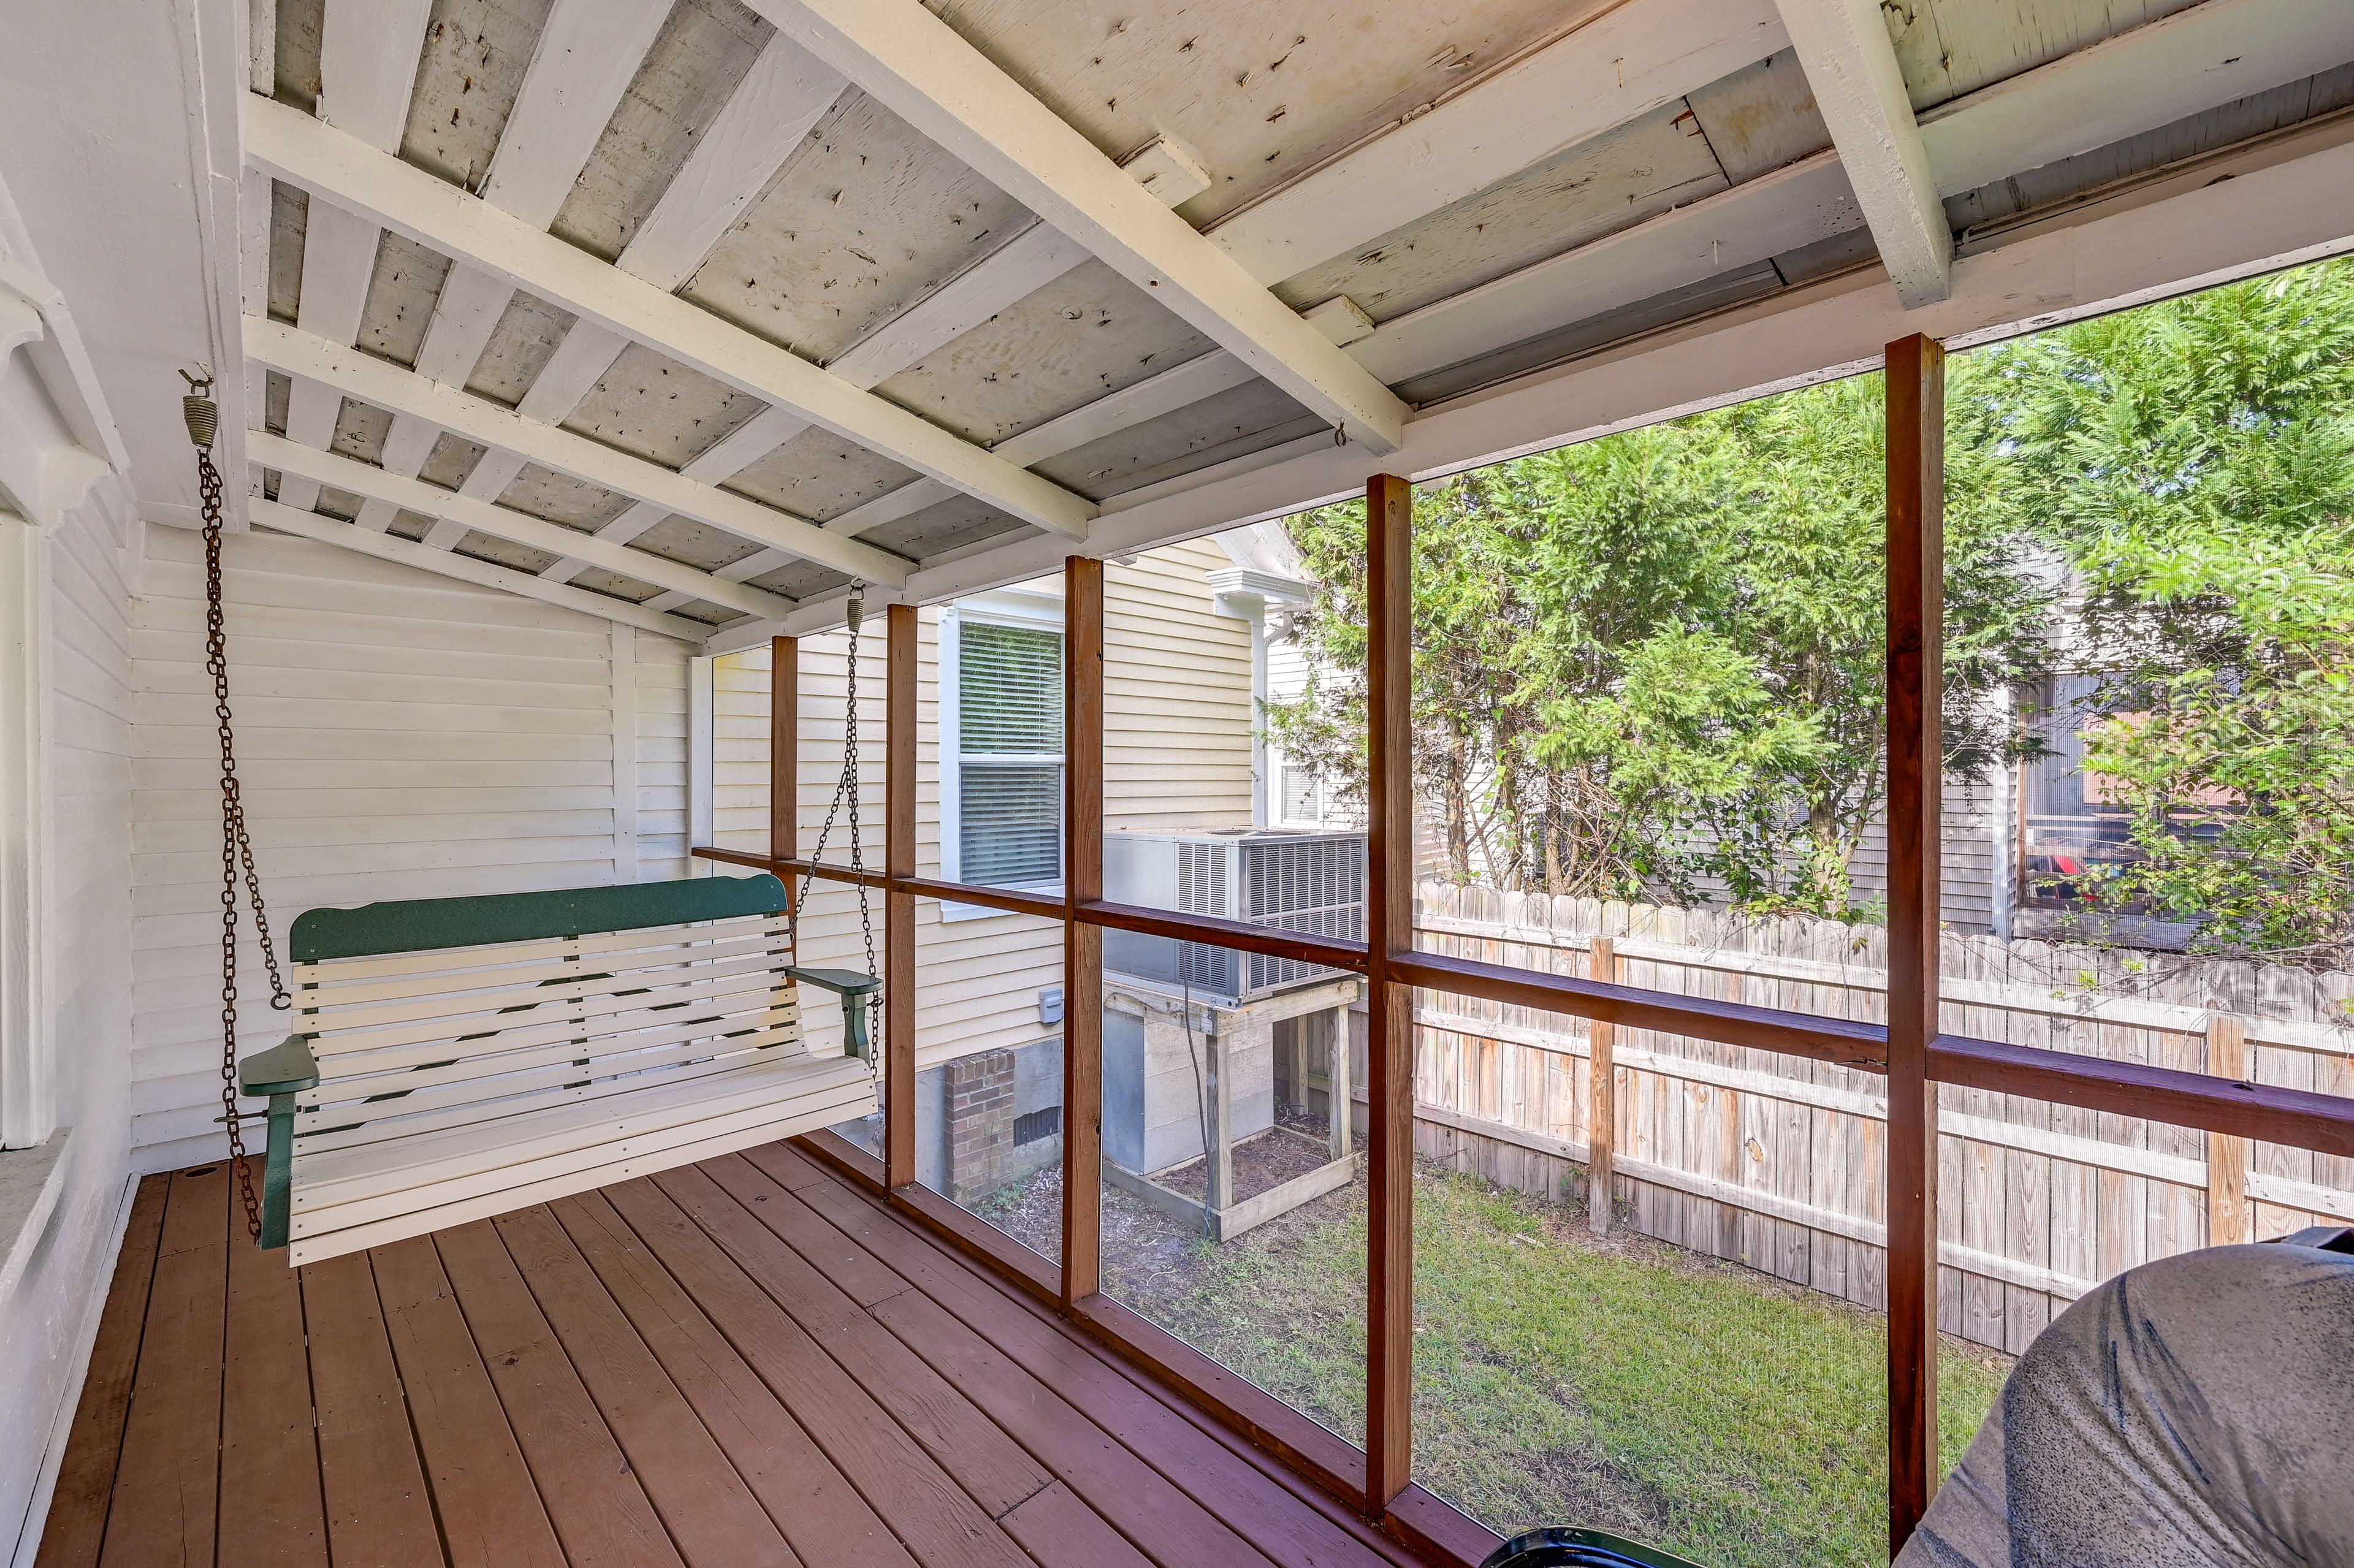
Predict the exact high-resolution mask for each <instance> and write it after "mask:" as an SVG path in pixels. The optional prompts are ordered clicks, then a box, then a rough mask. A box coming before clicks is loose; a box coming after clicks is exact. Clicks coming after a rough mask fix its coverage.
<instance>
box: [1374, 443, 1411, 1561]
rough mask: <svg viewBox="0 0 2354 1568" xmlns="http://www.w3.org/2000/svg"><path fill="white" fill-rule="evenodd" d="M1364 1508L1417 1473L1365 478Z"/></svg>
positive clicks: (1398, 803)
mask: <svg viewBox="0 0 2354 1568" xmlns="http://www.w3.org/2000/svg"><path fill="white" fill-rule="evenodd" d="M1365 630H1366V634H1367V636H1366V641H1367V650H1366V661H1365V714H1366V720H1367V727H1368V729H1369V732H1370V733H1369V734H1368V735H1367V736H1366V741H1367V747H1368V758H1367V768H1366V791H1365V795H1366V809H1367V824H1368V827H1369V828H1370V830H1371V831H1370V834H1369V841H1368V843H1367V845H1366V853H1367V855H1368V857H1369V861H1370V864H1369V867H1368V869H1369V870H1370V871H1371V873H1372V875H1371V876H1370V877H1369V878H1368V880H1367V885H1366V889H1365V898H1366V910H1365V913H1366V921H1365V934H1366V938H1367V941H1366V947H1367V953H1366V966H1365V980H1366V986H1367V991H1366V1012H1367V1018H1366V1022H1367V1025H1368V1028H1367V1032H1366V1053H1365V1054H1366V1062H1365V1067H1366V1072H1365V1091H1366V1096H1365V1097H1366V1105H1365V1143H1366V1155H1365V1163H1366V1171H1367V1175H1368V1179H1369V1184H1370V1186H1371V1189H1372V1192H1371V1198H1370V1202H1369V1211H1368V1214H1367V1222H1368V1240H1369V1246H1368V1249H1367V1251H1368V1255H1367V1276H1368V1277H1367V1279H1366V1281H1365V1512H1366V1513H1367V1514H1368V1515H1369V1516H1371V1517H1373V1518H1375V1519H1378V1518H1380V1517H1381V1516H1382V1515H1383V1514H1384V1513H1385V1512H1386V1511H1387V1510H1388V1509H1389V1506H1390V1503H1391V1502H1392V1501H1393V1500H1394V1499H1395V1498H1396V1497H1397V1495H1398V1494H1399V1493H1400V1492H1402V1491H1404V1490H1405V1489H1406V1485H1407V1483H1408V1482H1410V1481H1411V1480H1412V1479H1413V1478H1414V1420H1413V1417H1414V991H1413V989H1412V988H1411V987H1410V986H1408V985H1406V984H1405V982H1403V981H1401V980H1394V979H1393V978H1391V973H1390V964H1391V961H1392V959H1394V958H1402V957H1407V956H1410V955H1411V954H1412V952H1413V950H1414V724H1413V697H1414V486H1413V485H1412V484H1411V483H1410V482H1407V481H1405V480H1404V479H1401V478H1399V477H1398V476H1397V475H1395V474H1394V473H1377V474H1375V475H1373V477H1372V478H1371V479H1369V480H1367V481H1366V482H1365Z"/></svg>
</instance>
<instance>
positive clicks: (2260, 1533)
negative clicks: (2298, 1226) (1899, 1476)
mask: <svg viewBox="0 0 2354 1568" xmlns="http://www.w3.org/2000/svg"><path fill="white" fill-rule="evenodd" d="M1897 1563H1898V1568H2128V1565H2130V1568H2208V1565H2210V1564H2213V1565H2219V1568H2220V1565H2221V1564H2233V1565H2239V1564H2248V1565H2253V1568H2271V1565H2273V1564H2279V1565H2281V1568H2288V1565H2290V1564H2297V1565H2300V1568H2303V1565H2311V1564H2345V1565H2354V1257H2349V1256H2347V1255H2343V1254H2340V1253H2333V1252H2320V1251H2316V1250H2314V1249H2312V1248H2309V1247H2303V1246H2287V1245H2264V1246H2221V1247H2210V1248H2208V1249H2206V1250H2205V1251H2203V1252H2194V1253H2186V1254H2184V1255H2181V1256H2179V1257H2170V1258H2166V1259H2163V1260H2161V1261H2159V1262H2157V1263H2151V1264H2145V1265H2143V1266H2141V1267H2139V1268H2134V1269H2128V1270H2127V1271H2126V1272H2125V1273H2124V1274H2121V1275H2119V1276H2117V1277H2115V1279H2112V1280H2110V1281H2108V1282H2107V1283H2106V1284H2105V1285H2103V1286H2101V1287H2099V1288H2097V1289H2095V1290H2094V1291H2093V1292H2091V1293H2090V1294H2089V1295H2087V1296H2085V1297H2084V1299H2082V1300H2080V1301H2078V1302H2077V1303H2076V1304H2075V1305H2074V1306H2073V1307H2071V1308H2069V1309H2068V1310H2067V1311H2066V1312H2064V1313H2062V1315H2061V1316H2060V1317H2059V1318H2058V1319H2056V1320H2054V1321H2053V1323H2052V1326H2051V1327H2050V1328H2048V1329H2046V1330H2044V1331H2043V1333H2042V1334H2041V1336H2039V1337H2038V1338H2037V1340H2036V1341H2035V1342H2034V1344H2032V1345H2031V1346H2030V1347H2029V1348H2028V1351H2027V1353H2026V1355H2024V1356H2022V1357H2020V1362H2019V1365H2018V1366H2017V1367H2016V1368H2014V1369H2013V1370H2012V1372H2011V1374H2010V1380H2009V1383H2006V1384H2005V1385H2004V1387H2003V1391H2002V1397H2001V1398H2000V1399H1999V1400H1998V1401H1997V1402H1996V1404H1995V1407H1994V1409H1993V1410H1991V1411H1990V1412H1988V1414H1987V1418H1986V1423H1985V1425H1982V1426H1980V1427H1979V1429H1978V1436H1977V1438H1976V1439H1975V1440H1973V1441H1972V1443H1971V1444H1970V1447H1969V1452H1968V1453H1967V1456H1965V1457H1964V1458H1963V1460H1962V1463H1961V1464H1960V1466H1959V1467H1956V1470H1955V1471H1954V1474H1953V1475H1952V1476H1951V1477H1950V1478H1948V1479H1947V1480H1946V1485H1945V1486H1944V1488H1943V1489H1940V1490H1939V1492H1938V1494H1937V1498H1936V1500H1935V1502H1934V1503H1933V1504H1931V1506H1930V1509H1929V1514H1928V1517H1927V1518H1926V1519H1925V1520H1923V1521H1922V1525H1921V1528H1920V1530H1919V1531H1917V1532H1915V1534H1914V1538H1913V1540H1912V1541H1911V1542H1909V1543H1908V1544H1907V1545H1906V1546H1905V1548H1904V1551H1903V1553H1902V1554H1901V1555H1900V1556H1899V1557H1898V1558H1897Z"/></svg>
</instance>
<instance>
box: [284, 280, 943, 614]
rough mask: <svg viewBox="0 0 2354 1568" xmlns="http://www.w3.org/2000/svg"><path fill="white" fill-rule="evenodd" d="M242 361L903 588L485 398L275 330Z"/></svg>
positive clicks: (841, 550)
mask: <svg viewBox="0 0 2354 1568" xmlns="http://www.w3.org/2000/svg"><path fill="white" fill-rule="evenodd" d="M558 243H561V242H560V241H559V242H558ZM690 308H691V307H690ZM245 352H246V355H247V356H248V357H249V358H252V359H256V360H259V361H260V362H261V363H263V364H265V365H267V366H270V367H271V368H272V369H275V370H281V371H283V372H285V373H286V374H288V375H290V376H306V377H308V378H310V379H312V380H313V381H319V382H323V383H324V384H326V385H328V386H331V387H335V388H336V389H337V390H338V391H339V392H341V393H343V394H344V395H345V396H348V397H354V398H356V399H358V400H359V401H361V402H364V403H369V404H373V405H374V406H376V408H384V409H387V410H389V411H390V412H392V413H393V414H395V415H402V414H406V415H408V416H409V417H410V418H416V419H420V420H423V421H425V422H426V423H429V424H431V425H433V426H436V427H438V428H439V429H445V430H449V431H451V432H453V433H454V434H457V435H461V436H463V437H465V438H466V439H467V440H473V441H479V442H481V443H482V445H484V446H486V447H490V448H492V449H493V450H498V451H504V452H507V453H510V454H512V455H514V456H516V457H521V458H523V459H525V460H526V461H531V462H536V463H540V464H542V465H544V466H546V467H547V468H551V469H555V470H557V471H559V472H564V473H569V474H572V475H575V476H577V477H578V478H580V479H584V480H586V481H588V482H589V483H591V484H594V485H598V486H600V487H602V488H604V489H607V490H611V491H615V492H618V493H620V494H623V495H628V496H631V497H633V498H635V499H637V500H640V501H644V502H651V503H653V504H654V505H657V506H660V507H663V509H664V510H665V511H668V512H676V513H680V514H684V515H686V516H689V517H692V518H695V520H697V521H698V522H702V523H707V524H710V525H711V526H713V527H715V528H720V529H724V530H726V532H728V533H730V534H734V535H737V536H738V537H740V538H744V539H748V540H751V541H752V542H754V543H755V544H761V545H771V546H776V547H777V548H779V549H782V550H789V551H790V552H791V553H792V554H794V555H796V556H801V557H803V558H804V559H808V560H813V561H818V562H821V563H822V564H823V565H826V566H830V567H836V568H837V569H839V570H842V571H845V572H850V573H852V574H854V575H855V576H858V577H864V578H865V579H866V580H867V581H869V582H873V583H877V584H880V585H883V586H885V587H890V588H896V587H897V586H898V585H899V584H900V583H901V582H903V581H904V580H906V577H907V563H906V562H905V561H904V560H902V559H900V558H899V557H898V556H894V555H891V554H889V553H888V552H886V551H883V550H878V549H876V548H875V547H874V546H871V545H862V544H860V543H859V542H858V541H856V540H854V539H845V538H843V537H841V536H840V535H832V534H829V533H827V532H826V531H825V530H824V529H822V528H820V527H818V526H817V525H816V524H813V523H809V522H805V521H803V520H802V519H801V518H798V517H793V516H790V515H789V514H785V513H781V512H778V511H776V510H774V509H773V508H770V507H767V506H763V505H761V504H760V503H758V502H756V501H752V500H749V499H748V498H746V497H744V496H741V495H736V494H732V493H729V492H726V491H724V490H718V489H716V488H714V487H713V486H711V485H707V484H700V483H697V482H695V481H694V480H691V479H689V478H687V477H686V476H685V475H684V474H681V473H678V472H675V471H673V470H670V469H666V468H663V466H661V465H660V464H659V463H651V462H648V461H645V460H644V459H642V458H635V457H631V456H630V455H629V454H628V453H627V452H622V451H618V450H614V449H613V448H611V447H609V446H606V445H604V444H603V443H601V442H599V441H593V440H589V439H588V437H586V436H578V435H575V434H573V433H572V432H571V431H569V430H566V429H558V428H557V427H556V426H554V425H546V424H542V423H541V422H540V421H538V420H536V419H527V418H524V417H523V416H522V415H521V414H518V413H516V412H514V410H513V409H510V408H501V407H499V406H498V405H497V404H495V403H493V402H490V401H489V400H487V399H485V398H482V397H474V396H473V395H472V394H471V393H468V392H463V391H461V390H460V389H458V388H457V387H451V386H449V385H447V384H446V383H442V382H439V381H429V380H428V379H426V378H425V377H424V376H419V375H418V374H417V373H416V372H414V371H410V370H403V369H402V368H401V367H400V366H397V365H394V364H391V363H390V362H388V361H386V360H381V359H378V358H376V357H375V356H374V355H367V354H363V353H361V352H359V351H358V350H357V349H354V348H349V347H346V346H345V345H344V344H336V343H330V342H329V341H327V340H326V339H325V338H321V337H313V336H312V335H311V334H308V333H305V332H302V331H300V330H298V329H296V328H292V327H289V326H286V325H285V324H283V323H279V322H271V321H255V320H253V319H252V318H250V317H248V318H247V319H246V323H245ZM305 444H308V443H305Z"/></svg>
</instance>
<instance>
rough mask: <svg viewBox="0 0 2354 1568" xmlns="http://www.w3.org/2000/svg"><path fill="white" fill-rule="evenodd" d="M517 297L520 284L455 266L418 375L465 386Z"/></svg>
mask: <svg viewBox="0 0 2354 1568" xmlns="http://www.w3.org/2000/svg"><path fill="white" fill-rule="evenodd" d="M311 206H312V209H313V211H318V210H321V209H325V208H331V207H334V201H333V199H332V198H331V197H328V196H322V195H318V194H316V193H314V194H313V198H312V202H311ZM426 243H428V244H429V243H431V242H430V241H429V240H428V241H426ZM513 298H514V283H513V282H512V281H509V280H508V279H505V278H502V277H500V276H498V275H497V274H496V273H493V272H485V271H483V270H482V269H481V268H479V267H470V266H468V265H466V264H465V263H464V262H463V261H453V262H451V266H450V273H449V276H448V277H447V278H445V279H443V280H442V282H441V294H440V298H439V299H438V300H436V301H435V302H434V304H433V320H432V322H431V323H430V324H429V325H428V326H427V327H426V329H425V338H424V341H423V343H422V344H419V347H418V350H417V363H416V369H417V373H418V374H419V376H430V377H431V378H432V379H434V380H436V381H447V382H449V383H450V384H451V386H462V385H464V383H465V381H466V378H467V377H468V376H472V374H473V372H474V362H475V361H476V360H478V359H480V358H482V349H483V347H484V346H485V345H486V344H489V343H490V341H491V334H492V333H493V332H495V331H496V330H497V329H498V324H499V318H500V317H501V316H503V315H504V314H505V313H506V309H507V302H508V301H509V300H511V299H513Z"/></svg>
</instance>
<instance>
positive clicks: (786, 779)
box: [769, 637, 801, 897]
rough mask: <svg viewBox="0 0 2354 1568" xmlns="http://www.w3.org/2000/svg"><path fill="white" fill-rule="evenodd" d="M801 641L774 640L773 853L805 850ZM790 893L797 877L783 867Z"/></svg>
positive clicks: (775, 856) (786, 856)
mask: <svg viewBox="0 0 2354 1568" xmlns="http://www.w3.org/2000/svg"><path fill="white" fill-rule="evenodd" d="M800 776H801V639H800V638H798V637H771V638H770V639H769V859H770V860H790V859H792V858H793V857H794V856H795V855H798V854H799V853H801V812H800V810H798V807H799V806H800V804H801V789H800ZM777 874H778V875H779V876H780V877H783V878H784V881H785V892H786V895H787V896H788V897H790V896H791V894H792V888H793V880H792V877H791V876H790V874H787V873H786V872H784V871H783V870H781V869H779V870H778V872H777Z"/></svg>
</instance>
